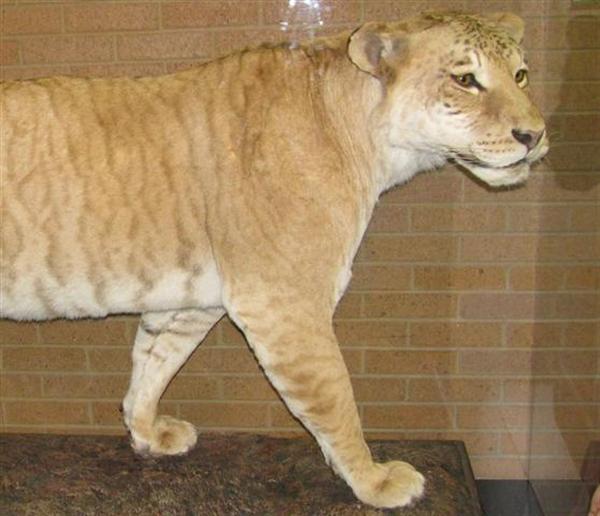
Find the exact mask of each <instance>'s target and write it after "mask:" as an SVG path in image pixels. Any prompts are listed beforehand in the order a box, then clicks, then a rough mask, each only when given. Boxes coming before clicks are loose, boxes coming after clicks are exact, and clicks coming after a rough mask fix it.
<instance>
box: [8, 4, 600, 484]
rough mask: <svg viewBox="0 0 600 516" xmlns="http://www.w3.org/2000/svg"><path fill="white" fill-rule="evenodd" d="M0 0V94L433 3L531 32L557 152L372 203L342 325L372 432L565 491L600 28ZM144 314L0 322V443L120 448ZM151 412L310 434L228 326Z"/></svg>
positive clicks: (595, 381)
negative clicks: (68, 436)
mask: <svg viewBox="0 0 600 516" xmlns="http://www.w3.org/2000/svg"><path fill="white" fill-rule="evenodd" d="M309 4H311V3H310V2H305V1H296V2H294V1H284V0H240V1H226V0H223V1H216V0H214V1H210V0H209V1H203V0H199V1H188V2H180V1H151V0H147V1H103V2H95V1H83V0H81V1H31V2H30V1H21V0H12V1H10V0H0V6H1V17H0V35H1V38H0V65H1V72H0V73H1V76H2V78H4V79H17V78H31V77H38V76H44V75H51V74H59V73H60V74H74V75H94V76H107V75H123V74H129V75H139V74H159V73H165V72H171V71H175V70H178V69H182V68H185V67H188V66H193V65H194V64H196V63H200V62H203V61H205V60H207V59H210V58H213V57H215V56H218V55H222V54H224V53H227V52H229V51H231V50H232V49H235V48H237V47H241V46H246V45H251V44H255V43H258V42H260V41H264V40H277V39H282V38H286V37H291V38H300V37H310V36H311V35H314V34H318V33H320V32H322V31H329V32H334V31H336V30H339V29H342V28H346V27H348V26H354V25H358V24H360V23H361V22H363V21H365V20H370V19H389V18H397V17H402V16H404V15H408V14H411V13H413V12H416V11H418V10H422V9H426V8H433V7H443V8H454V9H467V10H475V11H482V10H483V11H493V10H512V11H514V12H516V13H519V14H521V15H522V16H523V17H524V18H525V19H526V22H527V33H526V41H525V44H526V46H527V47H528V49H529V54H528V55H529V60H530V66H531V69H532V74H531V75H532V90H533V93H534V95H535V96H536V98H537V99H538V100H539V103H540V104H541V106H542V108H543V111H544V113H545V115H546V117H547V120H548V122H549V127H550V134H551V137H552V141H553V148H552V150H551V152H550V154H549V157H548V158H547V159H546V160H545V162H544V163H543V164H541V165H540V166H538V167H537V168H536V170H535V172H534V174H533V177H532V178H531V180H530V181H529V183H528V184H527V186H526V187H524V188H520V189H516V190H512V191H507V192H491V191H489V190H486V189H485V188H482V187H481V186H480V185H479V184H477V183H475V182H474V181H472V180H471V179H469V178H468V177H467V176H465V175H464V174H463V173H462V172H461V171H459V170H457V169H456V168H454V167H452V166H448V167H446V168H444V169H443V170H442V171H439V172H435V173H429V174H424V175H422V176H419V177H417V178H416V179H415V180H414V181H413V182H411V183H410V184H409V185H407V186H405V187H403V188H399V189H396V190H394V191H392V192H390V193H388V194H386V195H385V196H384V198H383V199H382V202H381V204H380V205H379V207H378V209H377V211H376V214H375V217H374V219H373V221H372V223H371V226H370V228H369V231H368V233H367V235H366V238H365V241H364V242H363V245H362V247H361V248H360V251H359V253H358V256H357V260H356V265H355V268H354V279H353V281H352V284H351V287H350V289H349V292H348V293H347V295H346V296H345V298H344V299H343V301H342V303H341V305H340V307H339V310H338V312H337V316H336V321H335V323H336V332H337V335H338V337H339V339H340V341H341V345H342V348H343V353H344V356H345V358H346V360H347V363H348V366H349V369H350V371H351V373H352V376H353V384H354V387H355V390H356V397H357V400H358V403H359V406H360V412H361V416H362V418H363V422H364V425H365V428H366V430H367V433H368V435H369V436H372V437H385V438H404V437H410V438H445V439H462V440H464V441H465V442H466V444H467V447H468V450H469V453H470V456H471V459H472V462H473V466H474V469H475V473H476V475H477V476H478V477H487V478H522V477H526V476H529V477H533V478H535V477H540V476H546V477H552V478H576V477H579V476H580V474H581V470H582V468H588V469H589V467H588V463H587V462H586V461H589V460H590V457H589V453H590V443H591V442H592V441H598V440H600V408H599V407H600V379H599V374H600V352H599V349H600V322H599V319H600V300H599V286H600V233H599V232H600V36H599V35H600V19H599V16H600V11H599V10H598V9H597V10H587V11H585V10H580V9H579V10H578V9H576V8H574V7H573V6H572V5H571V4H572V2H571V1H570V0H546V1H544V0H521V1H519V0H507V1H484V0H448V1H427V0H418V1H417V0H356V1H354V0H320V1H319V2H312V5H314V6H318V9H314V8H313V9H311V8H310V7H309ZM135 326H136V318H134V317H125V318H124V317H113V318H109V319H107V320H102V321H84V322H76V323H74V322H62V321H58V322H50V323H44V324H15V323H12V322H8V321H0V371H1V384H0V385H1V387H0V400H1V403H0V429H1V430H2V431H5V432H70V433H123V427H122V424H121V422H120V419H119V411H118V407H119V403H120V399H121V397H122V395H123V393H124V391H125V389H126V386H127V380H128V372H129V368H130V358H129V353H130V345H131V342H132V339H133V335H134V331H135ZM162 405H163V407H162V408H163V410H164V411H167V412H169V413H171V414H174V415H179V416H181V417H184V418H187V419H189V420H191V421H192V422H194V423H195V424H196V425H198V426H199V427H201V429H203V430H234V431H255V432H269V433H275V434H286V435H287V434H292V433H298V432H302V429H301V428H300V426H299V425H298V424H297V423H296V422H295V421H294V420H293V419H292V418H291V417H290V416H289V414H288V413H287V411H286V410H285V408H284V407H283V405H282V403H281V402H280V400H279V399H278V398H277V396H276V395H275V394H274V392H273V390H272V389H271V388H270V386H269V385H268V383H267V382H266V381H265V379H264V378H263V376H262V374H261V372H260V370H259V368H258V366H257V364H256V362H255V360H254V358H253V357H252V355H251V353H250V352H249V351H248V349H247V347H246V345H245V343H244V341H243V339H242V337H241V335H240V334H239V332H238V331H237V330H236V329H235V328H234V327H233V326H232V325H231V323H230V322H229V321H228V320H223V321H222V322H221V323H220V324H219V325H218V326H217V327H216V328H215V329H214V330H213V331H212V332H211V334H210V335H209V337H208V339H207V341H206V342H205V343H204V344H203V345H202V346H201V347H200V348H199V349H198V350H197V352H196V353H195V354H194V355H193V357H192V358H191V360H190V361H189V363H188V364H187V365H186V366H185V367H184V369H183V370H182V371H181V373H180V374H179V376H178V377H177V378H176V379H175V381H174V382H173V383H172V385H171V386H170V387H169V389H168V391H167V393H166V395H165V397H164V400H163V402H162Z"/></svg>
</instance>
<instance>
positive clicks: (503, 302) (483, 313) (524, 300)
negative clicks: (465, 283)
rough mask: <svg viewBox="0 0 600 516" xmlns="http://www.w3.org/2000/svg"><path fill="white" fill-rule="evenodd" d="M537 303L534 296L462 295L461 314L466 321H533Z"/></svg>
mask: <svg viewBox="0 0 600 516" xmlns="http://www.w3.org/2000/svg"><path fill="white" fill-rule="evenodd" d="M536 301H537V298H536V296H535V295H533V294H501V293H497V294H462V295H461V296H460V310H459V312H460V315H461V317H464V318H465V319H532V318H533V317H534V316H535V314H536V313H538V310H536V308H537V307H536Z"/></svg>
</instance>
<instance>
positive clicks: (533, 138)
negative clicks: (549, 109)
mask: <svg viewBox="0 0 600 516" xmlns="http://www.w3.org/2000/svg"><path fill="white" fill-rule="evenodd" d="M512 135H513V137H514V139H515V140H517V141H518V142H519V143H522V144H523V145H525V147H527V150H531V149H533V148H534V147H535V146H536V145H537V144H538V143H539V141H540V140H541V139H542V136H544V130H542V131H521V130H520V129H513V130H512Z"/></svg>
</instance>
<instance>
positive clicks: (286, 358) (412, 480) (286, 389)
mask: <svg viewBox="0 0 600 516" xmlns="http://www.w3.org/2000/svg"><path fill="white" fill-rule="evenodd" d="M246 306H247V307H248V308H247V309H246V310H243V309H242V310H240V311H237V313H236V312H235V310H232V311H230V316H232V318H233V319H234V320H235V321H236V322H237V323H238V324H239V326H240V327H241V328H242V329H243V331H244V332H245V334H246V337H247V339H248V342H249V344H250V346H251V347H252V348H253V349H254V352H255V354H256V356H257V358H258V360H259V361H260V363H261V365H262V367H263V368H264V370H265V372H266V374H267V376H268V377H269V379H270V380H271V382H272V384H273V386H274V387H275V388H276V389H277V390H278V391H279V393H280V395H281V396H282V398H283V399H284V401H285V403H286V404H287V406H288V408H289V409H290V411H291V412H292V413H293V414H294V415H295V416H296V417H297V418H298V419H299V420H300V421H301V422H302V423H303V424H304V426H305V427H306V428H307V429H308V430H309V431H310V432H311V433H312V434H313V436H314V437H315V438H316V440H317V442H318V443H319V445H320V447H321V450H322V452H323V454H324V456H325V459H326V460H327V462H328V463H329V464H330V465H331V466H332V467H333V469H334V470H335V471H336V472H337V473H338V474H339V475H340V476H341V477H342V478H344V480H346V482H347V483H348V484H349V485H350V487H351V488H352V489H353V491H354V493H355V494H356V496H357V497H358V498H359V499H360V500H362V501H363V502H365V503H368V504H370V505H374V506H376V507H400V506H403V505H407V504H409V503H410V502H411V501H413V500H415V499H416V498H418V497H419V496H421V494H422V493H423V491H424V483H425V480H424V477H423V475H421V474H420V473H419V472H417V471H416V470H415V469H414V468H413V467H412V466H411V465H410V464H407V463H405V462H399V461H394V462H388V463H385V464H377V463H375V462H373V459H372V457H371V453H370V451H369V448H368V446H367V444H366V443H365V440H364V438H363V433H362V429H361V423H360V420H359V415H358V411H357V407H356V404H355V401H354V395H353V392H352V386H351V384H350V378H349V375H348V370H347V369H346V366H345V364H344V360H343V358H342V355H341V352H340V350H339V346H338V343H337V340H336V338H335V335H334V333H333V329H332V324H331V317H326V318H324V317H322V314H319V313H318V310H315V309H314V306H313V307H310V308H308V309H306V308H302V307H299V306H287V307H285V306H284V305H283V304H280V303H269V307H268V309H267V308H266V307H265V309H263V310H261V309H260V307H256V306H254V307H252V303H248V304H247V305H246ZM256 308H258V310H256ZM284 310H285V311H284ZM232 312H234V313H232Z"/></svg>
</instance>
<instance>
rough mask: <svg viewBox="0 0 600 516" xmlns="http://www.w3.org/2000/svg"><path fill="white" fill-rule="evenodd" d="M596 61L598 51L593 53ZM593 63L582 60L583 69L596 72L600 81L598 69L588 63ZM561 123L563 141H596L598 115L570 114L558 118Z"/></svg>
mask: <svg viewBox="0 0 600 516" xmlns="http://www.w3.org/2000/svg"><path fill="white" fill-rule="evenodd" d="M595 56H597V57H596V59H600V51H596V52H595ZM591 62H593V61H591V60H588V61H587V62H585V61H583V60H582V65H583V67H584V68H585V69H586V70H588V71H591V70H596V73H597V74H598V77H597V79H600V72H599V71H598V70H597V68H598V67H596V66H590V65H589V63H591ZM560 121H561V122H562V139H563V141H575V142H578V141H581V140H583V141H590V140H597V139H598V138H599V135H598V127H600V113H581V114H580V113H572V114H568V115H562V116H561V117H560Z"/></svg>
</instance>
